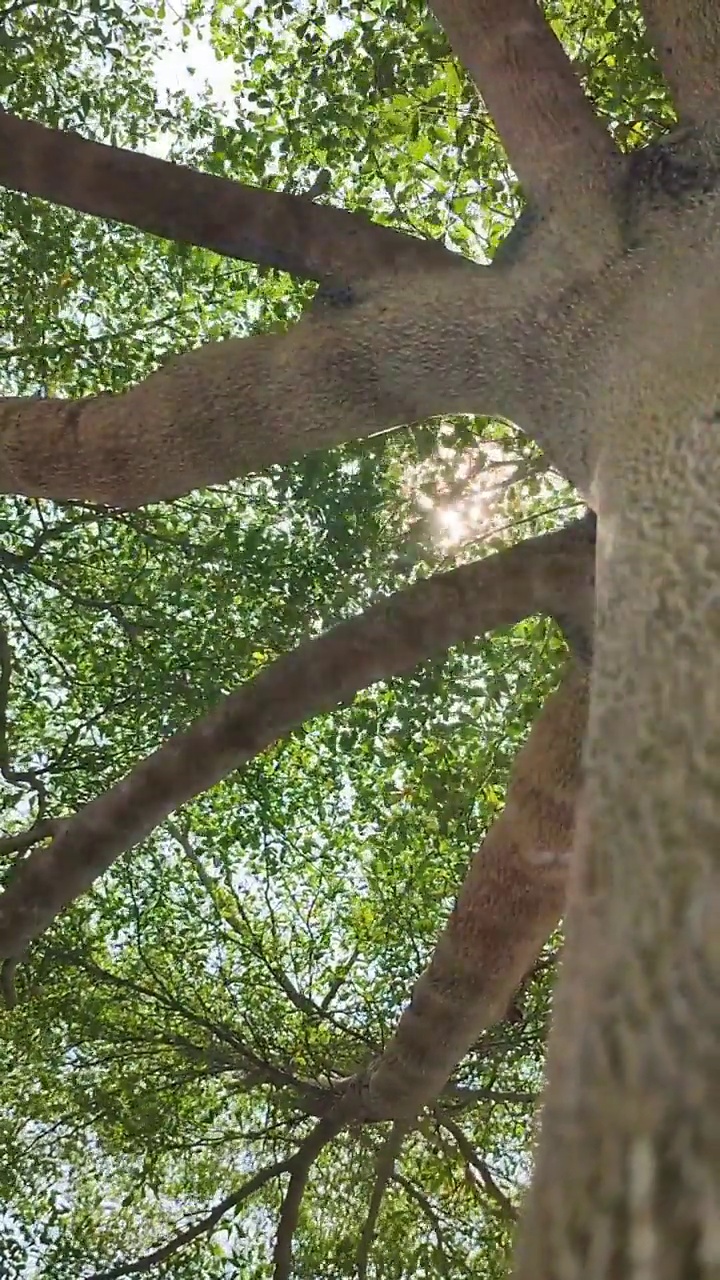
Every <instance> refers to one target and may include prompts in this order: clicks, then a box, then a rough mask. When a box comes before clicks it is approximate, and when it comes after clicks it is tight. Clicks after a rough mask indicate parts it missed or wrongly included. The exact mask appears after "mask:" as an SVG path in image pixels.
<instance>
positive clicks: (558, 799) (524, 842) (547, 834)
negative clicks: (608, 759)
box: [366, 663, 587, 1119]
mask: <svg viewBox="0 0 720 1280" xmlns="http://www.w3.org/2000/svg"><path fill="white" fill-rule="evenodd" d="M586 720H587V669H586V668H585V666H584V665H583V664H579V663H573V664H572V665H571V666H570V667H569V668H568V671H567V673H566V675H565V676H564V678H563V681H562V683H561V685H560V687H559V689H558V690H557V691H556V692H555V693H554V694H553V695H552V696H551V697H550V698H549V699H548V701H547V703H546V704H545V707H544V708H543V710H542V712H541V714H540V715H539V717H538V719H537V720H536V722H535V724H534V725H533V727H532V730H531V732H530V736H529V738H528V740H527V742H526V743H525V746H524V747H523V748H522V750H521V751H520V753H519V755H518V757H517V759H516V761H515V764H514V767H513V771H512V774H511V778H510V783H509V786H508V794H507V801H506V804H505V808H504V810H503V812H502V814H501V815H500V817H499V818H498V819H497V820H496V822H495V823H494V825H493V826H492V827H491V829H490V831H489V832H488V834H487V836H486V837H485V840H484V842H483V844H482V845H481V846H480V848H479V849H478V851H477V853H476V855H475V857H474V859H473V861H472V863H471V865H470V869H469V871H468V874H467V876H466V878H465V883H464V884H463V887H462V889H461V891H460V895H459V898H458V901H457V905H456V906H455V909H454V910H453V912H452V915H451V917H450V920H449V922H448V924H447V926H446V928H445V929H444V931H443V933H442V934H441V935H440V938H439V940H438V943H437V946H436V948H435V953H434V955H433V957H432V960H431V962H430V965H429V967H428V968H427V969H426V970H425V973H423V975H422V977H421V978H420V979H419V981H418V982H417V983H416V985H415V989H414V991H413V994H412V999H411V1002H410V1004H409V1006H408V1007H407V1009H406V1010H405V1012H404V1013H403V1015H402V1017H401V1019H400V1022H399V1024H398V1028H397V1031H396V1032H395V1035H394V1036H393V1038H392V1040H391V1041H390V1043H389V1044H388V1046H387V1048H386V1050H385V1053H384V1054H383V1057H382V1058H381V1060H380V1062H379V1063H378V1064H377V1066H376V1067H375V1068H374V1070H373V1072H372V1074H371V1076H370V1079H369V1082H367V1084H366V1090H367V1114H368V1115H370V1116H372V1117H373V1118H375V1119H384V1118H388V1117H391V1116H392V1117H394V1118H404V1117H408V1118H409V1117H412V1116H414V1115H417V1113H418V1111H420V1110H421V1108H422V1107H423V1106H425V1105H427V1103H429V1102H430V1101H431V1100H432V1099H434V1098H435V1097H436V1096H437V1095H438V1094H439V1092H440V1090H441V1089H442V1087H443V1085H444V1084H445V1082H446V1080H447V1079H448V1077H449V1075H450V1073H451V1072H452V1071H453V1069H454V1068H455V1066H456V1065H457V1063H458V1062H459V1061H460V1060H461V1058H462V1057H463V1056H464V1054H465V1053H466V1052H467V1051H468V1049H469V1048H470V1047H471V1045H472V1044H473V1042H474V1041H475V1040H476V1039H477V1037H478V1036H479V1034H480V1032H481V1031H482V1030H483V1029H484V1028H485V1027H487V1026H488V1025H490V1024H491V1023H492V1022H494V1021H496V1020H497V1019H498V1018H499V1017H501V1016H502V1014H503V1013H504V1012H505V1009H506V1008H507V1005H508V1001H509V999H510V997H511V995H512V993H513V991H514V990H515V988H516V987H517V986H518V984H519V982H520V981H521V980H522V978H523V975H524V974H525V973H526V972H527V970H528V968H529V967H530V966H531V965H532V963H533V961H534V960H535V958H536V956H537V954H538V952H539V951H540V948H541V947H542V946H543V943H545V942H546V941H547V938H548V936H549V935H550V933H551V932H552V930H553V928H554V927H555V926H556V925H557V923H558V920H559V918H560V915H561V913H562V910H563V905H564V901H565V884H566V875H567V864H568V858H569V853H570V847H571V843H572V837H573V830H574V822H575V807H576V801H577V797H578V792H579V787H580V757H581V750H582V744H583V739H584V734H585V725H586Z"/></svg>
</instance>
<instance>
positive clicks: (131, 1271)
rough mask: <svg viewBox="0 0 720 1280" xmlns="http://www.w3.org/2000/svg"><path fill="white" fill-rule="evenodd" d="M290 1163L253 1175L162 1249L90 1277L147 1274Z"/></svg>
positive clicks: (103, 1279) (98, 1279)
mask: <svg viewBox="0 0 720 1280" xmlns="http://www.w3.org/2000/svg"><path fill="white" fill-rule="evenodd" d="M290 1165H291V1160H279V1161H277V1163H276V1164H271V1165H267V1167H266V1168H265V1169H260V1170H259V1171H258V1172H257V1173H256V1174H254V1175H253V1177H252V1178H249V1179H248V1181H247V1182H244V1183H243V1185H242V1186H241V1187H240V1188H239V1189H238V1190H237V1191H233V1192H232V1193H231V1194H230V1195H229V1196H226V1197H225V1199H224V1200H220V1201H219V1202H218V1203H217V1204H216V1205H215V1206H214V1207H213V1208H212V1209H211V1210H210V1212H209V1213H207V1214H206V1215H205V1217H204V1218H200V1219H199V1221H198V1222H196V1223H194V1224H193V1226H192V1227H188V1228H187V1230H186V1231H179V1232H178V1234H177V1235H175V1236H173V1237H172V1239H171V1240H168V1241H167V1243H166V1244H163V1245H161V1246H160V1248H159V1249H154V1250H153V1251H152V1253H146V1254H144V1255H143V1257H142V1258H136V1259H135V1261H134V1262H120V1263H118V1265H117V1266H116V1267H111V1269H110V1270H109V1271H96V1272H94V1273H93V1275H91V1276H88V1277H87V1280H120V1277H121V1276H133V1275H145V1274H146V1273H147V1272H148V1271H152V1269H153V1267H157V1266H159V1265H160V1263H161V1262H165V1261H166V1260H167V1259H168V1258H172V1257H173V1256H174V1255H175V1254H176V1253H179V1252H180V1250H181V1249H184V1248H185V1246H186V1245H189V1244H192V1242H193V1240H197V1239H198V1237H199V1236H203V1235H208V1234H209V1233H210V1232H211V1231H212V1229H213V1227H215V1226H217V1224H218V1222H219V1221H220V1219H221V1218H223V1217H224V1216H225V1214H226V1213H228V1212H229V1210H230V1209H235V1208H237V1206H238V1205H240V1204H243V1203H244V1202H245V1201H246V1200H249V1199H250V1197H251V1196H253V1195H254V1194H255V1192H256V1191H260V1190H261V1188H262V1187H264V1186H265V1185H266V1183H268V1182H271V1181H272V1179H273V1178H278V1177H279V1176H280V1175H281V1174H282V1173H287V1171H288V1169H289V1168H290Z"/></svg>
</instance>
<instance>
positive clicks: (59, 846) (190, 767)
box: [0, 521, 593, 960]
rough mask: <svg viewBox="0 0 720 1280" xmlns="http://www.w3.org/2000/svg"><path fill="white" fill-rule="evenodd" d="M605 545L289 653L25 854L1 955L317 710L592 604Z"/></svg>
mask: <svg viewBox="0 0 720 1280" xmlns="http://www.w3.org/2000/svg"><path fill="white" fill-rule="evenodd" d="M592 565H593V546H592V542H589V541H588V539H587V537H586V536H585V532H584V522H583V521H580V522H577V523H576V525H575V526H569V527H568V528H567V529H563V530H561V531H560V532H559V533H556V534H547V535H544V536H543V537H540V538H535V539H530V540H528V541H526V542H523V543H521V544H520V545H519V546H517V547H513V548H511V549H510V550H508V551H504V552H502V553H498V554H497V555H494V556H489V557H488V558H487V559H485V560H481V561H479V562H477V563H476V564H472V565H465V566H463V567H461V568H459V569H454V570H452V571H451V572H449V573H445V574H438V575H436V576H435V577H434V578H430V579H427V580H425V581H423V582H419V583H416V584H415V585H414V586H412V587H410V588H408V589H407V590H406V591H404V592H401V593H399V594H397V595H395V596H390V597H389V598H388V599H386V600H381V601H379V602H378V603H377V604H376V605H375V606H373V607H372V608H371V609H370V610H368V611H367V612H366V613H365V614H363V615H362V616H361V617H360V618H353V619H350V620H349V621H347V622H342V623H340V624H339V625H338V626H336V627H334V628H333V629H332V630H331V631H329V632H327V633H326V634H325V635H323V636H319V637H317V638H316V639H313V640H308V641H306V642H305V644H304V645H301V646H300V647H299V648H297V649H296V650H294V651H293V652H292V653H289V654H286V655H284V656H283V657H281V658H279V659H278V660H277V661H276V662H274V663H272V664H271V666H269V667H267V668H266V669H265V670H264V671H263V672H261V674H260V675H259V676H258V677H257V678H256V679H255V680H253V681H251V682H250V683H249V684H248V685H245V686H243V687H242V688H241V689H239V690H238V691H237V692H236V693H233V694H231V695H229V697H227V698H225V699H223V700H222V702H221V703H219V704H218V706H216V707H215V708H214V709H213V710H212V711H210V712H209V713H208V714H207V715H206V716H204V717H202V718H201V719H200V720H198V721H196V722H195V724H193V725H191V726H190V728H188V729H186V730H185V731H184V732H183V733H179V734H176V735H175V736H174V737H173V738H171V739H169V740H168V741H167V742H166V743H164V744H163V745H162V746H161V747H159V748H158V750H157V751H155V752H154V753H153V755H151V756H148V757H147V759H145V760H143V761H141V762H140V763H139V764H138V765H136V766H135V768H134V769H133V770H132V771H131V772H130V773H129V774H128V775H127V776H126V777H125V778H123V779H122V780H121V781H120V782H117V783H116V784H115V785H114V786H113V787H111V788H110V790H109V791H106V792H105V793H103V794H102V795H100V796H98V797H97V799H95V800H93V801H91V802H90V803H89V804H88V805H86V806H85V808H84V809H82V810H80V812H79V813H78V814H76V815H75V817H73V818H69V819H67V820H66V821H60V820H58V821H57V822H56V824H55V833H54V835H53V838H52V841H51V843H50V845H49V846H47V847H46V848H39V849H35V850H34V851H33V852H32V853H30V854H29V855H28V856H27V857H26V858H25V859H24V860H23V861H21V862H20V863H19V864H18V866H17V868H16V871H15V873H14V876H13V878H12V879H11V881H10V882H9V884H8V885H7V887H6V888H5V891H4V893H3V894H2V896H0V958H2V959H4V960H16V959H18V958H19V957H20V956H21V955H22V954H23V952H24V950H25V948H26V946H27V944H28V943H29V942H30V941H31V940H32V939H33V938H35V937H37V935H38V934H39V933H40V932H41V931H42V930H43V929H45V928H46V927H47V925H48V924H49V923H50V922H51V921H52V920H53V919H54V918H55V916H56V915H57V914H58V912H59V911H61V910H62V909H63V907H65V906H67V905H68V903H70V902H72V901H73V899H75V898H76V897H78V895H79V894H81V893H83V892H85V890H86V889H88V888H89V886H90V885H91V884H92V882H93V880H95V879H96V878H97V876H99V875H101V874H102V873H103V871H105V870H107V868H108V867H109V866H110V865H111V864H112V862H113V861H114V860H115V859H116V858H117V857H119V855H120V854H121V853H123V852H125V850H127V849H130V848H132V847H133V845H135V844H137V843H138V842H139V841H141V840H143V839H144V838H145V837H146V836H148V835H149V834H150V832H151V831H152V830H153V828H154V827H156V826H157V825H158V823H160V822H161V821H162V820H163V819H164V818H166V817H167V816H168V814H169V813H171V812H172V811H173V810H174V809H176V808H177V807H178V806H179V805H181V804H184V803H185V802H186V801H187V800H189V799H191V798H192V797H193V796H195V795H198V794H199V793H200V792H201V791H204V790H206V789H207V788H208V787H211V786H213V785H214V784H215V783H216V782H219V781H220V779H222V778H223V777H225V775H226V774H227V773H229V772H230V771H231V770H232V769H236V768H238V767H239V766H241V765H242V764H243V763H245V762H246V761H248V760H250V759H252V757H253V756H254V755H257V754H258V752H260V751H262V750H263V749H264V748H265V747H267V746H269V745H270V744H271V743H272V742H275V741H276V740H277V739H278V738H280V737H282V736H284V735H286V734H287V733H289V732H290V731H291V730H292V729H293V728H294V727H295V726H296V725H299V724H302V723H303V721H305V720H306V719H307V718H308V717H310V716H313V715H319V714H321V713H322V712H324V711H331V710H332V709H333V708H334V707H336V706H337V705H338V704H339V703H342V702H343V701H345V700H347V699H348V698H351V697H352V696H353V695H354V694H355V693H356V692H357V691H358V690H359V689H362V688H365V687H367V686H368V685H370V684H372V683H373V682H374V681H376V680H381V679H387V678H389V677H390V676H394V675H399V674H401V673H403V672H406V671H411V670H412V668H413V667H414V666H416V665H417V663H418V662H420V661H421V660H422V659H423V658H425V657H427V656H428V655H431V654H433V653H437V652H441V651H442V650H443V649H446V648H448V647H449V646H450V645H451V644H457V643H459V642H460V641H462V640H467V639H471V638H472V637H474V636H476V635H479V634H481V633H482V632H483V631H486V630H490V629H494V628H496V627H500V626H507V625H509V624H511V623H513V622H517V621H519V620H520V619H521V618H524V617H527V616H528V614H531V613H536V612H546V613H549V614H556V613H558V612H564V611H566V610H567V609H568V608H570V609H573V608H577V609H578V612H580V611H581V610H582V611H583V612H585V610H584V606H583V602H584V601H586V597H587V592H588V586H589V584H591V582H592Z"/></svg>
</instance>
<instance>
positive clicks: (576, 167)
mask: <svg viewBox="0 0 720 1280" xmlns="http://www.w3.org/2000/svg"><path fill="white" fill-rule="evenodd" d="M431 4H432V8H433V10H434V11H435V13H436V15H437V17H438V20H439V21H440V23H441V24H442V26H443V28H444V29H445V32H446V34H447V37H448V39H449V41H450V43H451V45H452V47H453V50H454V52H455V53H456V55H457V57H458V58H459V60H460V61H461V62H462V63H463V64H464V66H465V67H466V68H467V70H468V71H469V73H470V75H471V76H472V78H473V80H474V81H475V83H476V85H477V87H478V88H479V90H480V93H481V94H482V96H483V99H484V100H485V102H486V104H487V107H488V110H489V112H490V114H491V116H492V117H493V120H494V121H495V124H496V126H497V129H498V132H499V134H500V137H501V139H502V141H503V143H504V145H505V147H506V148H507V151H508V155H509V157H510V163H511V164H512V165H513V168H514V169H515V171H516V173H517V175H518V177H519V179H520V181H521V182H522V184H523V186H524V187H525V189H526V191H527V194H528V195H529V196H530V197H531V199H532V200H533V201H534V202H537V203H538V204H539V205H540V206H541V207H542V208H543V209H544V210H545V212H549V211H550V210H551V209H552V211H553V212H554V213H555V214H556V216H557V218H558V219H559V220H560V221H563V220H564V221H568V220H569V219H570V217H571V216H572V217H573V218H574V217H576V216H577V206H578V200H580V201H581V202H584V203H588V202H589V201H590V200H591V199H593V200H594V201H597V196H598V194H600V195H601V197H602V199H603V200H607V198H608V194H609V180H611V178H612V176H613V175H614V173H615V172H616V170H617V169H618V165H619V162H620V159H621V157H620V153H619V152H618V150H617V148H616V146H615V143H614V142H613V140H612V138H611V137H610V134H609V133H608V132H607V130H606V129H605V127H604V126H603V124H602V123H601V121H600V120H599V119H598V117H597V116H596V115H595V112H594V111H593V108H592V105H591V103H590V102H589V100H588V98H587V97H586V96H585V94H584V92H583V90H582V87H581V85H580V81H579V80H578V78H577V75H576V74H575V71H574V69H573V67H572V66H571V64H570V61H569V59H568V57H567V55H566V53H565V51H564V49H563V47H562V45H561V44H560V41H559V40H558V39H557V37H556V36H555V34H554V32H553V31H552V30H551V28H550V26H549V24H548V23H547V22H546V20H545V18H544V17H543V14H542V11H541V9H540V6H539V4H538V3H537V0H431ZM613 221H614V219H613Z"/></svg>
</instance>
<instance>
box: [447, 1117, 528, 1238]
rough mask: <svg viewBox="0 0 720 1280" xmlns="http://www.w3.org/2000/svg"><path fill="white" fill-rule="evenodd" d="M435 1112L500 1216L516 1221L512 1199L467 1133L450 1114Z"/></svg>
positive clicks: (515, 1210)
mask: <svg viewBox="0 0 720 1280" xmlns="http://www.w3.org/2000/svg"><path fill="white" fill-rule="evenodd" d="M436 1114H437V1120H438V1123H439V1124H440V1125H441V1126H442V1128H444V1129H447V1131H448V1133H449V1134H451V1135H452V1137H453V1139H454V1141H455V1145H456V1147H457V1149H458V1151H459V1153H460V1155H461V1157H462V1159H463V1160H464V1162H465V1165H466V1167H467V1169H468V1170H475V1172H476V1173H477V1175H478V1177H479V1179H480V1182H481V1183H482V1186H483V1188H484V1190H485V1191H486V1193H487V1195H488V1196H489V1197H490V1199H491V1200H494V1201H495V1203H496V1205H497V1206H498V1208H499V1210H500V1213H501V1215H502V1217H503V1218H504V1219H505V1221H506V1222H510V1223H513V1224H514V1223H516V1222H517V1220H518V1211H517V1209H516V1207H515V1205H514V1204H513V1202H512V1200H510V1199H509V1198H508V1197H507V1196H506V1195H505V1192H504V1191H503V1190H502V1188H501V1187H499V1186H498V1184H497V1182H496V1181H495V1179H494V1177H493V1175H492V1171H491V1170H490V1168H489V1167H488V1165H487V1162H486V1161H485V1160H483V1159H482V1157H481V1156H480V1154H479V1152H477V1151H476V1150H475V1148H474V1146H473V1144H472V1142H471V1141H470V1139H469V1138H468V1136H467V1134H466V1133H465V1132H464V1130H463V1129H462V1128H461V1127H460V1125H459V1124H457V1123H456V1121H455V1120H452V1119H451V1118H450V1116H447V1115H445V1113H444V1112H443V1111H441V1110H440V1109H438V1110H437V1113H436Z"/></svg>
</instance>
